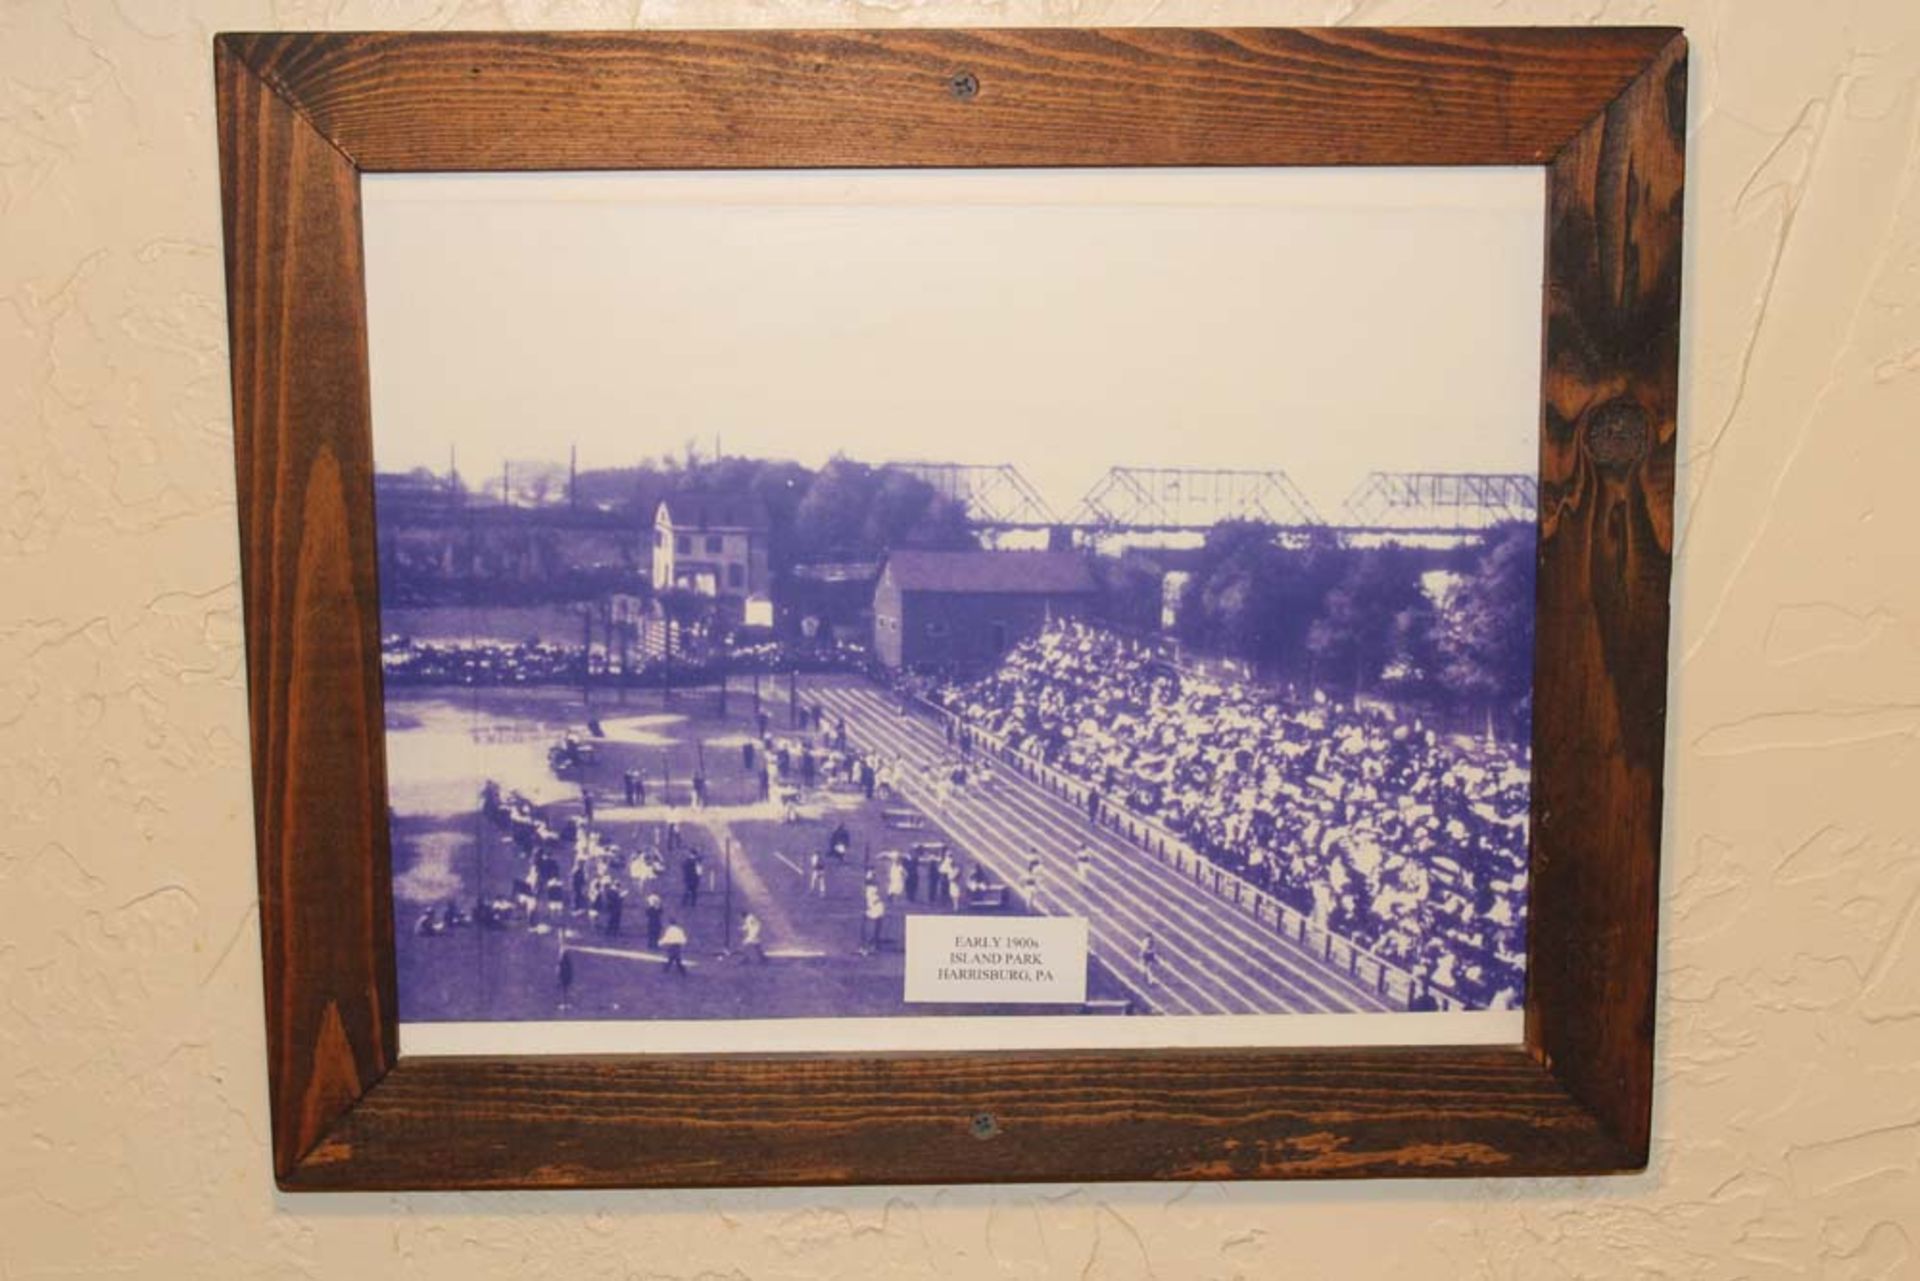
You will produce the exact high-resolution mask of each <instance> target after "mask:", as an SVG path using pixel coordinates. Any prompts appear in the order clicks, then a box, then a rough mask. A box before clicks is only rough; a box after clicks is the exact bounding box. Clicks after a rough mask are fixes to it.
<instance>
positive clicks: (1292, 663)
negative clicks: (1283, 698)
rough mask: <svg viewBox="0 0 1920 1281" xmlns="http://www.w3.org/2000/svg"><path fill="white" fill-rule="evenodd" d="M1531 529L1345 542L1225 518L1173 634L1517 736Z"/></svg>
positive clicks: (1529, 617) (1264, 667)
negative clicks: (1435, 541) (1456, 542)
mask: <svg viewBox="0 0 1920 1281" xmlns="http://www.w3.org/2000/svg"><path fill="white" fill-rule="evenodd" d="M1533 579H1534V530H1533V527H1532V526H1531V525H1526V524H1514V525H1505V526H1501V527H1498V528H1496V529H1494V530H1492V531H1490V532H1489V533H1488V534H1487V535H1486V537H1485V538H1484V539H1483V540H1482V541H1480V542H1479V543H1477V544H1472V545H1467V546H1463V547H1457V548H1447V549H1435V548H1425V547H1414V546H1405V545H1397V544H1382V545H1377V546H1350V545H1346V544H1343V543H1342V542H1341V541H1340V540H1339V539H1338V538H1336V537H1335V536H1334V535H1332V534H1331V533H1322V532H1317V531H1316V532H1314V533H1310V534H1307V535H1304V536H1301V537H1297V538H1288V539H1285V540H1283V539H1282V538H1281V537H1280V536H1279V535H1278V533H1277V531H1275V530H1274V528H1273V527H1272V526H1270V525H1266V524H1263V523H1260V522H1256V521H1229V522H1224V523H1222V524H1220V525H1217V526H1215V527H1214V528H1213V530H1212V531H1210V532H1209V534H1208V535H1207V540H1206V543H1205V545H1204V546H1203V547H1202V548H1201V550H1200V552H1199V554H1198V556H1197V558H1196V564H1195V565H1194V567H1193V569H1192V571H1191V576H1190V577H1189V578H1188V580H1187V585H1186V587H1185V589H1184V592H1183V593H1182V596H1181V599H1180V604H1179V613H1178V622H1177V627H1176V630H1177V633H1178V635H1179V637H1180V639H1181V641H1182V642H1183V643H1184V644H1186V645H1189V646H1191V647H1192V648H1193V649H1195V650H1197V651H1200V652H1202V653H1208V654H1216V655H1221V656H1226V657H1232V658H1238V659H1241V660H1244V661H1246V662H1248V663H1249V664H1251V665H1253V666H1254V667H1255V668H1256V670H1258V671H1259V672H1261V673H1262V674H1263V675H1265V676H1267V677H1269V678H1271V679H1275V680H1279V681H1284V682H1289V683H1294V684H1297V685H1301V686H1304V687H1306V688H1311V689H1324V690H1327V691H1329V692H1333V693H1338V694H1342V695H1345V696H1349V697H1364V696H1367V695H1374V696H1380V697H1386V698H1391V699H1393V700H1395V701H1397V702H1401V703H1406V704H1411V705H1416V706H1423V707H1427V708H1429V709H1432V710H1434V711H1438V712H1442V713H1445V714H1448V715H1449V716H1451V717H1454V718H1465V717H1468V716H1472V717H1475V718H1479V719H1482V720H1483V721H1484V724H1485V726H1486V728H1488V729H1489V730H1494V731H1499V732H1502V733H1506V734H1509V735H1513V734H1522V733H1524V732H1525V727H1526V725H1527V723H1528V721H1529V719H1530V717H1531V712H1532V707H1531V697H1532V687H1533V601H1534V593H1533Z"/></svg>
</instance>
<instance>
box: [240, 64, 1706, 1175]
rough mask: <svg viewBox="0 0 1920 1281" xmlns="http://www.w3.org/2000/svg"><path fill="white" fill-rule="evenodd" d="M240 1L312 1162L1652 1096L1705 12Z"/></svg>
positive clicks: (280, 970)
mask: <svg viewBox="0 0 1920 1281" xmlns="http://www.w3.org/2000/svg"><path fill="white" fill-rule="evenodd" d="M215 62H216V74H217V83H218V95H219V96H218V105H219V121H220V141H221V166H222V170H221V171H222V189H223V196H224V204H225V213H226V238H227V265H228V295H229V309H230V325H231V339H232V361H233V393H234V415H235V439H236V456H237V470H238V482H239V484H238V488H239V512H240V532H241V539H242V552H243V578H244V588H245V601H246V629H247V641H248V666H249V694H250V699H251V707H252V722H253V734H254V740H253V754H254V778H255V800H256V822H257V832H258V841H259V877H260V887H261V921H262V946H263V953H264V961H265V972H266V1004H267V1008H266V1020H267V1028H268V1046H269V1054H270V1080H271V1086H272V1109H273V1151H274V1165H275V1174H276V1177H277V1179H278V1180H279V1182H280V1185H281V1186H282V1187H284V1188H287V1189H346V1188H478V1187H577V1186H693V1185H739V1184H776V1183H901V1182H918V1183H933V1182H966V1181H1034V1180H1095V1179H1182V1178H1205V1179H1218V1178H1285V1177H1333V1176H1339V1177H1367V1176H1406V1175H1489V1174H1516V1175H1531V1174H1566V1173H1599V1172H1609V1171H1620V1170H1630V1169H1635V1168H1640V1167H1641V1166H1643V1165H1644V1164H1645V1161H1646V1154H1647V1149H1648V1138H1649V1123H1650V1111H1651V1084H1652V1027H1653V976H1654V962H1655V940H1656V928H1655V927H1656V920H1657V904H1656V886H1657V881H1658V876H1657V871H1658V852H1659V834H1660V795H1661V782H1662V761H1663V754H1664V745H1663V736H1664V705H1665V682H1666V665H1667V628H1668V606H1667V593H1668V580H1669V573H1670V560H1671V551H1672V543H1673V529H1672V489H1673V465H1674V437H1675V403H1676V396H1677V367H1678V316H1679V289H1680V283H1679V282H1680V279H1681V270H1680V254H1681V190H1682V187H1681V183H1682V172H1683V156H1684V133H1685V130H1684V125H1685V66H1686V60H1685V43H1684V39H1683V38H1682V37H1681V36H1680V35H1679V33H1678V32H1676V31H1673V30H1670V29H1651V28H1630V29H1628V28H1622V29H1598V30H1591V29H1580V30H1577V31H1576V30H1558V29H1530V28H1512V29H1473V30H1466V29H1446V30H1438V29H1435V30H1344V29H1343V30H1337V31H1335V30H1265V29H1260V30H1246V29H1242V30H1068V29H1060V30H1038V31H1027V30H990V31H989V30H981V31H889V32H877V31H876V32H844V31H810V32H643V33H627V34H568V35H559V34H553V35H526V34H451V35H400V34H346V35H341V34H324V35H323V34H290V33H281V34H264V35H225V36H221V37H218V38H217V39H216V41H215ZM1542 228H1544V232H1545V234H1544V237H1543V236H1542Z"/></svg>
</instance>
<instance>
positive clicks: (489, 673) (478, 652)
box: [380, 636, 581, 685]
mask: <svg viewBox="0 0 1920 1281" xmlns="http://www.w3.org/2000/svg"><path fill="white" fill-rule="evenodd" d="M580 665H581V649H580V646H578V645H550V644H546V643H544V642H541V641H522V642H520V643H518V644H515V643H512V642H509V641H497V640H458V641H419V640H413V639H411V638H409V637H404V636H389V637H387V638H385V639H384V640H383V641H382V642H381V644H380V667H381V670H382V672H383V673H384V674H385V676H386V679H387V681H388V683H390V684H417V685H545V684H578V683H579V681H580Z"/></svg>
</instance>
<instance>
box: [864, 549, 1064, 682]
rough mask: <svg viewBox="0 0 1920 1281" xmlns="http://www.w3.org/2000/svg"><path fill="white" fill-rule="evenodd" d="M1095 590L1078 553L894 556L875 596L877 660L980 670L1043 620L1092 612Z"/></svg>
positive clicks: (1034, 630) (886, 663)
mask: <svg viewBox="0 0 1920 1281" xmlns="http://www.w3.org/2000/svg"><path fill="white" fill-rule="evenodd" d="M1095 590H1096V588H1095V585H1094V581H1093V575H1092V574H1091V573H1090V572H1089V571H1088V569H1087V563H1086V559H1085V557H1083V556H1082V555H1080V554H1079V553H1077V552H1025V551H1022V552H917V551H899V552H895V553H893V554H892V555H891V556H889V557H888V558H887V561H886V564H885V566H884V567H883V568H882V569H881V571H880V581H879V583H878V584H877V585H876V586H875V587H874V591H873V652H874V657H876V658H878V659H879V660H880V662H881V663H882V664H883V665H884V666H886V667H890V668H893V669H896V670H898V669H900V668H903V667H907V668H921V667H949V666H951V667H960V668H967V667H983V666H986V665H988V664H990V663H992V662H994V661H995V660H997V659H998V658H999V657H1000V655H1001V654H1003V653H1005V652H1006V651H1007V650H1008V649H1009V648H1010V647H1012V646H1013V645H1014V644H1016V643H1018V642H1019V641H1022V640H1024V639H1026V638H1027V637H1029V636H1032V635H1034V634H1035V633H1037V632H1038V631H1039V630H1040V628H1041V627H1042V626H1043V625H1044V624H1045V623H1046V621H1047V619H1048V618H1050V617H1052V618H1058V617H1063V616H1068V617H1078V616H1081V615H1085V614H1087V613H1088V612H1090V610H1091V607H1092V605H1093V600H1094V593H1095Z"/></svg>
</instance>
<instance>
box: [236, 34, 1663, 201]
mask: <svg viewBox="0 0 1920 1281" xmlns="http://www.w3.org/2000/svg"><path fill="white" fill-rule="evenodd" d="M1672 34H1673V33H1672V31H1671V30H1668V29H1664V28H1614V29H1601V30H1582V31H1569V30H1561V29H1541V28H1531V29H1530V28H1500V29H1489V30H1473V29H1451V30H1390V29H1358V28H1329V29H1324V30H1267V29H1238V30H1166V29H1161V30H1153V29H1113V30H1064V29H1048V30H994V31H785V32H766V31H724V32H722V31H674V32H668V31H654V32H629V33H621V34H601V33H564V34H516V35H494V34H457V33H456V34H445V35H439V34H436V35H396V34H342V35H254V36H235V37H224V38H225V39H227V40H229V41H230V47H231V48H232V49H233V51H234V52H235V54H236V56H238V57H240V58H241V59H242V60H244V61H246V62H247V63H248V64H249V65H250V66H251V67H253V69H254V70H255V72H256V73H257V74H258V75H259V76H260V77H261V78H262V79H263V80H265V81H266V82H267V83H269V84H271V85H273V86H275V87H276V89H278V90H279V91H280V92H282V93H283V94H285V95H286V96H287V97H288V98H289V99H291V100H292V101H295V102H298V103H299V104H300V109H301V111H302V112H303V113H304V114H306V115H307V116H308V118H309V119H311V120H312V121H313V122H314V124H315V126H316V127H317V128H319V129H320V130H321V131H322V132H324V133H325V134H326V135H327V136H328V137H329V138H331V139H332V140H333V142H334V144H335V145H336V146H338V147H340V149H341V150H343V151H345V152H346V153H347V155H349V156H350V157H352V159H353V161H354V163H355V164H357V165H358V166H359V167H360V168H362V169H363V170H367V171H369V172H371V171H384V170H447V169H476V170H478V169H651V168H675V169H702V168H716V167H718V168H764V167H840V166H846V167H859V166H870V165H912V166H963V167H973V168H978V167H984V166H1000V165H1005V166H1020V165H1046V166H1062V165H1274V164H1284V165H1359V164H1388V165H1392V164H1406V163H1409V157H1412V156H1418V157H1419V158H1420V159H1419V161H1418V163H1421V164H1440V165H1480V164H1543V163H1545V162H1546V161H1548V160H1550V159H1551V158H1552V157H1553V156H1554V155H1555V154H1556V153H1557V152H1558V151H1559V150H1560V148H1561V146H1562V145H1564V144H1565V142H1566V140H1567V139H1568V138H1570V137H1572V136H1573V135H1574V134H1575V133H1577V132H1578V131H1579V130H1580V128H1581V127H1582V126H1583V125H1585V124H1586V122H1587V121H1588V120H1590V119H1592V118H1593V116H1594V115H1596V114H1597V113H1598V112H1599V111H1600V110H1601V109H1602V108H1603V107H1604V106H1605V105H1606V104H1607V103H1608V102H1609V101H1610V100H1611V99H1612V98H1613V97H1614V96H1615V95H1617V94H1618V93H1619V92H1620V90H1621V89H1622V88H1624V87H1625V86H1626V85H1627V84H1628V83H1629V82H1631V81H1632V79H1633V78H1634V76H1635V75H1637V74H1638V73H1639V71H1640V70H1641V68H1643V67H1644V66H1645V65H1646V63H1647V61H1648V60H1649V59H1650V58H1651V57H1653V56H1654V54H1655V53H1657V52H1658V50H1659V49H1660V48H1661V47H1662V46H1663V45H1664V44H1665V43H1666V42H1667V40H1668V39H1670V38H1671V36H1672ZM963 72H964V73H967V74H971V75H972V76H974V77H975V79H976V80H977V82H978V84H979V92H978V93H977V94H976V95H974V96H973V97H971V98H967V99H962V98H959V97H957V96H956V95H955V94H954V93H953V92H952V90H951V87H950V82H951V80H952V78H953V77H954V76H955V75H957V74H960V73H963Z"/></svg>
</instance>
